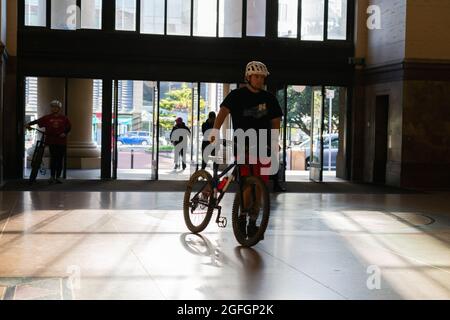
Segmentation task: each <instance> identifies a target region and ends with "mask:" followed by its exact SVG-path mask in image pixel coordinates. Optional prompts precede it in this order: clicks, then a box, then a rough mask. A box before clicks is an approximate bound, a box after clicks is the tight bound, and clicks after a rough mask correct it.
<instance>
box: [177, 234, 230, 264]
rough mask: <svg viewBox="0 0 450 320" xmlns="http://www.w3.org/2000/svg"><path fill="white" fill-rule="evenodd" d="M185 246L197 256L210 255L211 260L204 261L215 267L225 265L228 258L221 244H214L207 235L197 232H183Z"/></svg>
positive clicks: (182, 241) (182, 238) (182, 240)
mask: <svg viewBox="0 0 450 320" xmlns="http://www.w3.org/2000/svg"><path fill="white" fill-rule="evenodd" d="M180 241H181V244H182V245H183V247H184V248H185V249H186V250H187V251H189V252H190V253H192V254H193V255H197V256H204V257H209V258H210V261H209V262H208V263H204V264H205V265H210V266H213V267H223V266H224V263H225V262H226V260H227V259H226V258H225V256H224V255H223V253H222V251H221V250H220V246H218V245H214V244H213V243H212V242H211V241H210V240H209V239H208V238H207V237H205V236H203V235H200V234H195V233H189V232H187V233H183V234H182V235H181V236H180Z"/></svg>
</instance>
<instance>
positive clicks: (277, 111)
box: [221, 87, 283, 147]
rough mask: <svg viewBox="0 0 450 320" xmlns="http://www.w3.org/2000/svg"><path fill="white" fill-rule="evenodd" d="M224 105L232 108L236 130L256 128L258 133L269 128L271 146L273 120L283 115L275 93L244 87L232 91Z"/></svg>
mask: <svg viewBox="0 0 450 320" xmlns="http://www.w3.org/2000/svg"><path fill="white" fill-rule="evenodd" d="M223 107H226V108H227V109H229V110H230V113H231V120H232V122H233V129H234V130H237V129H242V130H244V131H247V130H249V129H255V130H256V132H257V133H259V131H258V130H259V129H266V130H268V141H267V145H268V146H269V147H270V130H271V129H272V120H273V119H276V118H281V117H282V116H283V111H282V110H281V107H280V104H279V103H278V100H277V98H276V97H275V96H274V95H273V94H271V93H270V92H267V91H259V92H258V93H254V92H252V91H250V90H249V89H248V88H247V87H243V88H240V89H236V90H233V91H231V92H230V94H228V96H227V97H226V98H225V100H224V101H223V102H222V104H221V108H223ZM258 140H259V139H258ZM258 145H259V143H258Z"/></svg>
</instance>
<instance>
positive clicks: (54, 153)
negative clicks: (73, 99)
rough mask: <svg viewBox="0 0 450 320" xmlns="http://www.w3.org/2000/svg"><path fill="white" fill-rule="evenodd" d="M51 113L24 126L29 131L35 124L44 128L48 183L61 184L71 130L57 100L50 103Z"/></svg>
mask: <svg viewBox="0 0 450 320" xmlns="http://www.w3.org/2000/svg"><path fill="white" fill-rule="evenodd" d="M50 107H51V111H52V112H51V113H50V114H48V115H46V116H43V117H42V118H39V119H37V120H34V121H31V122H30V123H28V124H27V125H26V127H27V128H28V129H29V130H30V129H31V126H32V125H35V124H37V125H38V126H39V127H41V128H45V144H46V145H47V146H48V147H49V149H50V171H51V177H50V180H49V183H62V182H61V180H60V177H61V172H62V167H63V160H64V156H65V153H66V144H67V134H68V133H69V132H70V130H71V127H72V126H71V124H70V121H69V119H68V118H67V117H66V116H64V115H62V114H61V109H62V103H61V102H59V101H58V100H54V101H52V102H50Z"/></svg>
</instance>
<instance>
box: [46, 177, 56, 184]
mask: <svg viewBox="0 0 450 320" xmlns="http://www.w3.org/2000/svg"><path fill="white" fill-rule="evenodd" d="M55 182H56V180H55V178H53V177H51V178H50V179H48V184H54V183H55Z"/></svg>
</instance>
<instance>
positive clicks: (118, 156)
mask: <svg viewBox="0 0 450 320" xmlns="http://www.w3.org/2000/svg"><path fill="white" fill-rule="evenodd" d="M157 92H158V90H157V83H156V82H153V81H133V80H118V81H115V88H114V93H115V94H114V116H113V121H114V133H115V134H114V140H113V144H114V157H113V159H114V172H115V178H117V179H122V180H154V179H156V173H155V168H154V167H155V165H156V163H155V159H156V150H157V145H158V140H157V139H156V141H155V136H156V135H155V120H154V118H155V109H157V101H158V100H157ZM156 116H157V113H156Z"/></svg>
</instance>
